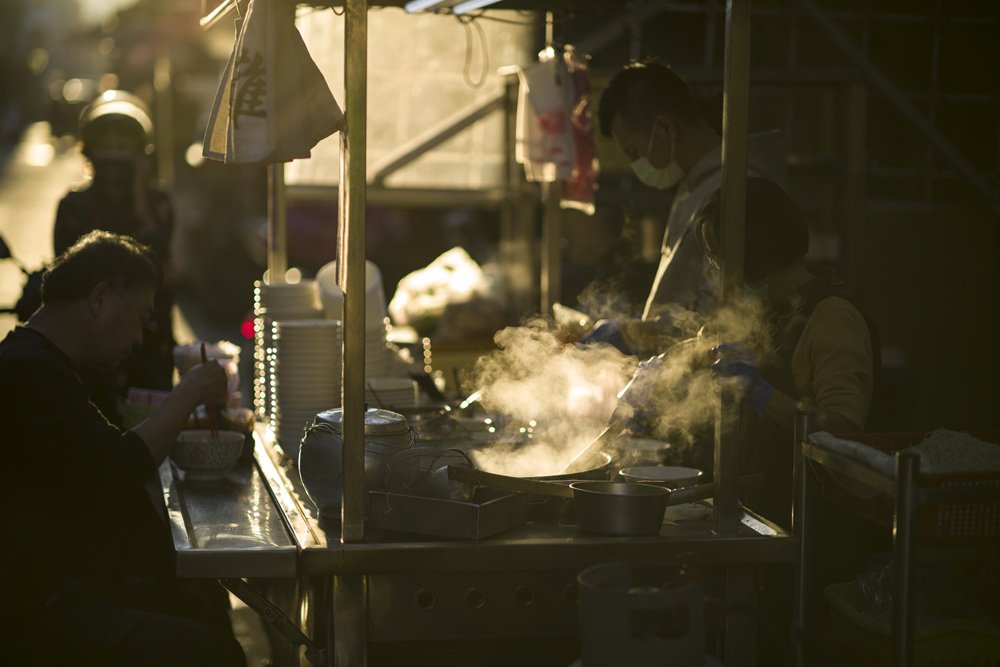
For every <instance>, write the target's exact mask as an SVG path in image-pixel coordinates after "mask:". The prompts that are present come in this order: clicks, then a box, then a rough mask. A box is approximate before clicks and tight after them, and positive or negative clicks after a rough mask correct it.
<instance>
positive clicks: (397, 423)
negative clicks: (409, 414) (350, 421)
mask: <svg viewBox="0 0 1000 667" xmlns="http://www.w3.org/2000/svg"><path fill="white" fill-rule="evenodd" d="M316 423H317V424H319V423H327V424H330V425H332V426H335V427H336V428H337V429H338V430H339V429H341V428H342V427H343V423H344V411H343V409H342V408H336V409H334V410H327V411H325V412H321V413H319V414H318V415H316ZM408 430H409V426H408V425H407V423H406V417H404V416H403V415H401V414H399V413H398V412H393V411H391V410H383V409H381V408H369V409H368V410H367V411H366V412H365V435H398V434H401V433H406V432H407V431H408Z"/></svg>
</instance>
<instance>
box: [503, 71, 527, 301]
mask: <svg viewBox="0 0 1000 667" xmlns="http://www.w3.org/2000/svg"><path fill="white" fill-rule="evenodd" d="M517 89H518V81H517V76H516V75H514V74H508V75H507V76H506V77H505V78H504V109H503V145H504V151H503V193H504V201H503V206H502V207H501V208H500V250H499V252H500V268H501V270H502V271H503V277H504V290H505V297H506V299H505V301H506V303H507V319H508V321H512V320H514V319H515V318H516V317H519V316H520V315H521V312H520V309H519V308H518V307H517V306H516V305H515V304H517V303H518V299H517V297H516V296H515V295H516V290H515V287H514V276H515V274H516V266H517V264H516V263H517V261H518V260H517V221H518V218H519V216H520V209H521V199H522V196H523V195H522V193H521V191H520V174H519V173H518V169H520V167H519V165H518V164H517V162H516V161H515V160H514V152H515V141H516V138H515V117H516V114H517V94H518V90H517Z"/></svg>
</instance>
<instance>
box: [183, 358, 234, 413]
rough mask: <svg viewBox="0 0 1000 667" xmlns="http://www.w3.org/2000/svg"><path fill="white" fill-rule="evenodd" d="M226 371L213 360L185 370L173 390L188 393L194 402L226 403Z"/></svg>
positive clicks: (227, 396) (206, 403) (227, 397)
mask: <svg viewBox="0 0 1000 667" xmlns="http://www.w3.org/2000/svg"><path fill="white" fill-rule="evenodd" d="M227 385H228V379H227V377H226V371H225V370H224V369H223V368H222V366H221V365H219V363H218V362H216V361H214V360H209V361H208V363H204V364H198V365H197V366H194V367H193V368H192V369H191V370H189V371H188V372H186V373H185V374H184V375H183V376H182V377H181V380H180V382H179V383H178V384H177V387H176V389H175V390H174V391H180V392H184V393H190V394H189V395H190V397H191V398H192V399H193V400H194V402H195V403H196V404H205V405H226V402H227V401H228V399H229V394H228V390H227V389H228V388H227Z"/></svg>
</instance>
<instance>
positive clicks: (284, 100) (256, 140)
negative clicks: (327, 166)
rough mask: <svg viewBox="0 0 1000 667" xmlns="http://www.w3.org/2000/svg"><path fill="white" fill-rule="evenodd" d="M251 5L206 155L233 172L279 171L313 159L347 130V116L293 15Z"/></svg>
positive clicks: (240, 24) (256, 2)
mask: <svg viewBox="0 0 1000 667" xmlns="http://www.w3.org/2000/svg"><path fill="white" fill-rule="evenodd" d="M284 1H285V0H250V3H249V5H248V6H247V10H246V13H245V15H244V16H242V17H241V18H238V19H237V20H236V32H237V37H236V44H235V46H234V47H233V53H232V55H231V56H230V57H229V61H228V62H227V63H226V67H225V69H224V70H223V73H222V80H221V81H220V83H219V89H218V92H217V93H216V96H215V104H214V105H213V107H212V112H211V115H210V117H209V121H208V126H207V127H206V129H205V140H204V148H203V154H204V156H205V157H208V158H212V159H215V160H221V161H223V162H225V163H226V164H261V163H262V164H273V163H277V162H288V161H290V160H295V159H301V158H307V157H309V156H310V151H311V150H312V148H313V147H314V146H315V145H316V144H317V143H319V141H320V140H321V139H324V138H325V137H328V136H330V135H331V134H333V133H334V132H337V131H338V130H341V129H343V127H344V113H343V111H342V110H341V108H340V105H339V104H337V100H336V99H334V97H333V93H331V92H330V87H329V86H328V85H327V83H326V79H324V78H323V74H322V73H321V72H320V71H319V68H318V67H317V66H316V63H315V62H313V59H312V57H311V56H310V55H309V51H308V50H307V49H306V45H305V42H303V41H302V36H301V35H300V34H299V31H298V30H297V29H296V28H295V22H294V16H293V14H292V12H289V11H285V8H284V7H280V6H277V5H276V3H279V2H284Z"/></svg>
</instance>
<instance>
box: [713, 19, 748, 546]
mask: <svg viewBox="0 0 1000 667" xmlns="http://www.w3.org/2000/svg"><path fill="white" fill-rule="evenodd" d="M749 97H750V0H728V2H727V3H726V62H725V73H724V76H723V97H722V225H721V227H722V229H721V237H722V238H721V246H722V284H721V287H720V294H719V296H720V299H719V300H720V302H721V303H723V304H728V303H732V302H733V300H734V299H736V298H737V297H738V296H739V295H740V294H741V293H742V290H743V241H744V227H745V217H746V187H747V111H748V107H749ZM719 397H720V398H719V412H718V418H717V419H716V429H715V481H716V485H715V505H714V508H715V522H716V528H717V530H718V531H719V533H721V534H731V533H734V532H736V530H737V528H738V527H739V520H740V508H739V498H738V497H737V495H736V478H737V476H738V474H739V471H738V469H737V466H738V465H739V455H738V448H739V436H740V416H739V414H740V413H739V409H740V406H739V401H738V400H737V399H736V397H734V396H733V395H732V394H731V393H729V392H720V393H719Z"/></svg>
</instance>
